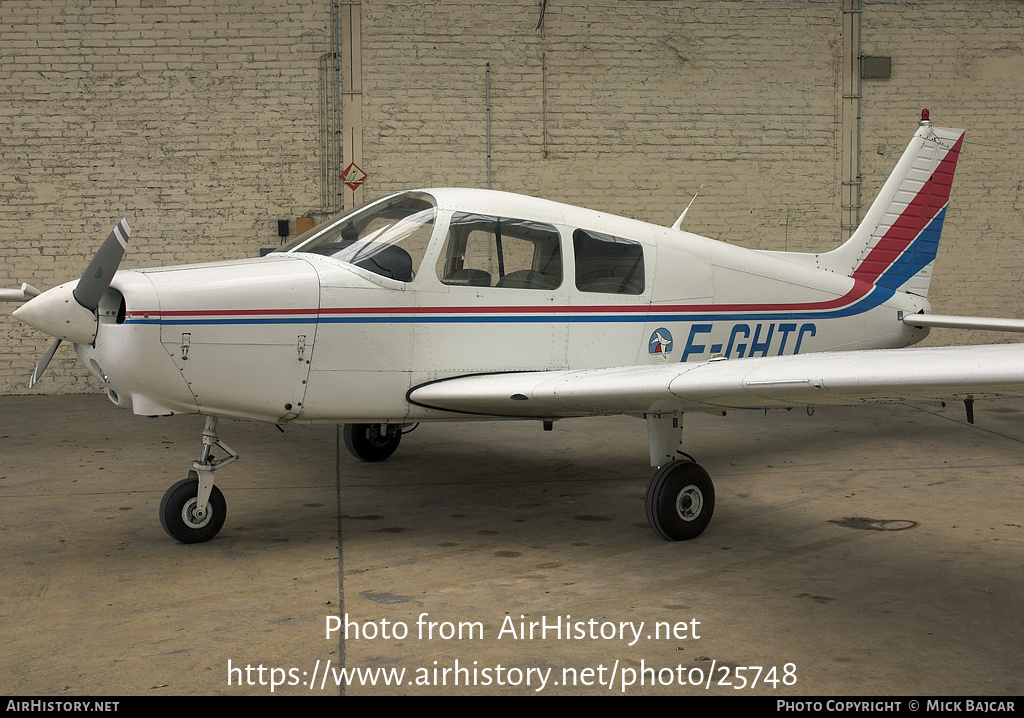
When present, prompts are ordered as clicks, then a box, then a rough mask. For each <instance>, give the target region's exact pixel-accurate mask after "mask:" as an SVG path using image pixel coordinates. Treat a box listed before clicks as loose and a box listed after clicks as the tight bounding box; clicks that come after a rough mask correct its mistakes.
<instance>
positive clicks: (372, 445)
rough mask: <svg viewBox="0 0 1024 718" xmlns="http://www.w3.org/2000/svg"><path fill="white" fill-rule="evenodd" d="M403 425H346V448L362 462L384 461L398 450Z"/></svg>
mask: <svg viewBox="0 0 1024 718" xmlns="http://www.w3.org/2000/svg"><path fill="white" fill-rule="evenodd" d="M402 429H403V425H402V424H345V446H346V448H348V450H349V453H351V454H352V456H354V457H356V458H357V459H359V460H360V461H383V460H384V459H386V458H388V457H389V456H391V455H392V454H393V453H395V451H396V450H397V449H398V444H399V442H400V441H401V440H402Z"/></svg>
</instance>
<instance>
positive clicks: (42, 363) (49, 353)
mask: <svg viewBox="0 0 1024 718" xmlns="http://www.w3.org/2000/svg"><path fill="white" fill-rule="evenodd" d="M59 346H60V339H57V340H56V341H54V342H53V344H51V345H50V348H49V349H47V350H46V353H45V354H43V358H42V359H40V360H39V363H38V364H36V370H35V371H34V372H32V377H31V378H30V379H29V380H28V388H29V389H31V388H32V387H33V386H35V384H36V382H37V381H39V379H40V378H42V376H43V372H44V371H46V366H47V365H48V364H49V363H50V360H51V359H53V355H54V354H55V353H56V351H57V347H59Z"/></svg>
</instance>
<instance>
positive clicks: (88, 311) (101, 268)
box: [13, 219, 132, 386]
mask: <svg viewBox="0 0 1024 718" xmlns="http://www.w3.org/2000/svg"><path fill="white" fill-rule="evenodd" d="M131 231H132V230H131V227H129V226H128V220H127V219H122V220H121V221H120V222H118V223H117V225H116V226H115V227H114V229H113V230H112V231H111V232H110V234H109V235H108V236H107V238H106V240H104V242H103V244H102V245H101V246H100V248H99V251H97V252H96V254H95V256H93V258H92V261H91V262H89V266H88V267H87V268H86V270H85V272H83V273H82V276H81V278H80V279H79V280H78V281H77V282H67V283H65V284H61V285H60V286H58V287H54V288H53V289H50V290H48V291H46V292H43V293H42V294H40V295H39V296H37V297H33V298H32V299H31V300H30V301H29V302H28V303H26V304H25V305H23V306H22V307H20V308H18V309H17V310H15V311H14V312H13V316H15V317H17V318H18V319H19V320H21V321H23V322H25V323H26V324H28V325H29V326H32V327H35V328H36V329H38V330H39V331H41V332H45V333H46V334H49V335H50V336H52V337H56V341H55V342H54V343H53V344H51V345H50V348H49V349H48V350H47V352H46V354H44V355H43V358H42V359H41V360H40V362H39V364H37V365H36V370H35V372H33V374H32V379H31V380H30V381H29V386H32V385H34V384H35V383H36V382H37V381H38V380H39V377H40V376H42V374H43V371H44V370H45V369H46V365H47V364H49V362H50V359H51V358H52V357H53V355H54V352H56V351H57V347H59V346H60V343H61V341H63V340H65V339H67V340H68V341H70V342H74V343H75V344H92V342H93V340H95V339H96V328H97V325H98V322H99V319H98V316H97V313H96V310H97V308H98V307H99V303H100V298H101V297H102V296H103V293H104V292H105V291H107V287H109V286H110V280H111V279H113V278H114V273H115V272H116V271H117V267H118V265H120V263H121V258H122V257H124V251H125V249H126V248H127V246H128V237H129V236H130V235H131Z"/></svg>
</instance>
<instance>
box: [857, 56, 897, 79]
mask: <svg viewBox="0 0 1024 718" xmlns="http://www.w3.org/2000/svg"><path fill="white" fill-rule="evenodd" d="M860 76H861V77H862V78H864V79H885V80H887V79H889V78H890V77H891V76H892V58H891V57H880V56H879V57H869V56H867V55H864V56H862V57H861V58H860Z"/></svg>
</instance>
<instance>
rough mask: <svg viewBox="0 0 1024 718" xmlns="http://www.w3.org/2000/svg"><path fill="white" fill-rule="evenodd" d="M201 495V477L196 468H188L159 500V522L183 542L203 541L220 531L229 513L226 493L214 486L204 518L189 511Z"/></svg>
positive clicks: (172, 536) (168, 532)
mask: <svg viewBox="0 0 1024 718" xmlns="http://www.w3.org/2000/svg"><path fill="white" fill-rule="evenodd" d="M198 496H199V477H198V476H197V475H196V472H195V471H189V472H188V478H185V479H182V480H181V481H179V482H178V483H176V484H174V485H173V486H172V487H171V488H169V489H167V493H165V494H164V497H163V499H162V500H161V501H160V525H161V526H163V527H164V531H166V532H167V535H168V536H170V537H171V538H173V539H176V540H178V541H181V542H182V543H202V542H204V541H209V540H210V539H212V538H213V537H214V536H216V535H217V534H218V532H220V529H221V527H222V526H223V525H224V519H225V518H226V517H227V513H228V505H227V502H226V501H224V494H222V493H221V491H220V489H218V488H217V487H216V486H214V487H213V490H212V491H211V492H210V500H209V502H208V503H207V515H206V517H205V518H204V519H203V520H202V521H196V520H194V518H192V517H191V514H190V512H191V510H192V509H194V508H195V505H196V498H197V497H198Z"/></svg>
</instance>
